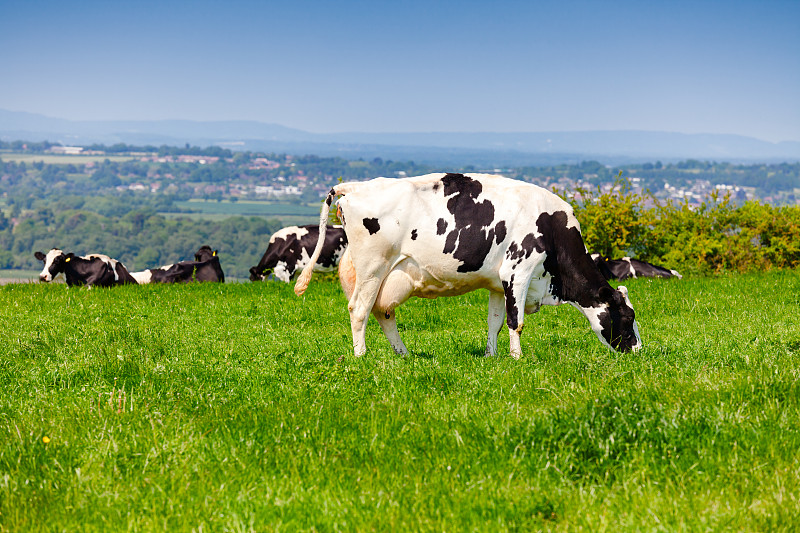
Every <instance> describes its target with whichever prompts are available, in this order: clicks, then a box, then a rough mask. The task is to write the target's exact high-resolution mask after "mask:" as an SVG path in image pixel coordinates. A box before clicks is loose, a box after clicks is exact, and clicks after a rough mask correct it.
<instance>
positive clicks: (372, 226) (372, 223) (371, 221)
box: [362, 218, 381, 235]
mask: <svg viewBox="0 0 800 533" xmlns="http://www.w3.org/2000/svg"><path fill="white" fill-rule="evenodd" d="M362 222H363V223H364V227H365V228H367V231H369V234H370V235H375V234H376V233H378V232H379V231H380V230H381V225H380V224H379V223H378V219H377V218H365V219H364V220H363V221H362Z"/></svg>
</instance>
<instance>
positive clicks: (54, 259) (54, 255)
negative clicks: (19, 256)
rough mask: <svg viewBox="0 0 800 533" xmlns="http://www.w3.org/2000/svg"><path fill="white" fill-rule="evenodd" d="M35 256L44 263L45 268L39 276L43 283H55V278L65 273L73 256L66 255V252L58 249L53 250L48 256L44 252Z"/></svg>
mask: <svg viewBox="0 0 800 533" xmlns="http://www.w3.org/2000/svg"><path fill="white" fill-rule="evenodd" d="M33 255H34V257H36V259H38V260H39V261H43V262H44V268H43V269H42V272H41V274H39V279H40V280H41V281H53V278H55V277H56V276H58V275H59V274H61V273H63V272H64V268H65V267H66V264H67V261H68V258H70V256H72V254H69V256H67V255H65V254H64V252H62V251H61V250H59V249H58V248H53V249H52V250H50V251H49V252H47V255H45V254H43V253H42V252H36V253H34V254H33Z"/></svg>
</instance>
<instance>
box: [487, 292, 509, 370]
mask: <svg viewBox="0 0 800 533" xmlns="http://www.w3.org/2000/svg"><path fill="white" fill-rule="evenodd" d="M504 302H505V297H504V296H503V293H502V292H494V291H490V292H489V318H488V320H487V322H488V324H489V331H488V335H487V337H488V338H487V340H486V355H487V356H488V355H496V354H497V334H498V333H500V328H501V327H502V326H503V320H504V319H505V317H506V311H505V308H504V307H503V305H504Z"/></svg>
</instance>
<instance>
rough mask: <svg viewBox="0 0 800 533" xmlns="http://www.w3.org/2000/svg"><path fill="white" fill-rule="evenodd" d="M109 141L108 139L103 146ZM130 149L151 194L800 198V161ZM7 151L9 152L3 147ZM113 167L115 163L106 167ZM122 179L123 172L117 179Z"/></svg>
mask: <svg viewBox="0 0 800 533" xmlns="http://www.w3.org/2000/svg"><path fill="white" fill-rule="evenodd" d="M102 148H105V147H102ZM130 148H131V150H130V151H127V152H124V155H125V156H126V157H129V158H130V159H131V160H132V161H135V162H138V163H141V164H142V165H144V166H143V167H142V168H145V169H146V170H145V171H142V168H138V169H132V168H131V167H130V165H123V164H121V165H118V166H116V167H114V168H113V169H112V170H113V171H114V172H116V173H117V174H118V178H119V180H116V181H119V183H118V184H116V188H117V189H118V190H130V191H136V192H145V193H148V192H149V193H151V194H159V193H167V194H175V193H179V192H180V193H183V194H186V193H188V194H189V195H190V196H191V197H196V198H206V199H230V200H233V201H236V200H245V199H251V200H269V199H275V200H288V201H300V200H301V201H306V202H307V201H315V200H317V199H319V198H321V197H323V196H324V194H325V193H326V192H327V191H328V190H329V188H330V187H331V185H333V184H335V183H337V181H339V180H360V179H369V178H371V177H377V176H390V177H392V176H393V177H402V176H406V175H415V174H423V173H426V172H439V171H445V170H447V171H450V170H454V171H465V172H490V173H500V174H503V175H506V176H509V177H513V178H516V179H520V180H524V181H527V182H530V183H535V184H537V185H540V186H542V187H545V188H548V189H555V190H557V191H559V193H561V194H563V195H570V196H571V195H575V194H580V193H579V191H581V190H589V191H598V190H599V191H600V192H607V191H610V190H611V189H612V188H613V187H629V188H630V190H632V191H633V192H636V193H640V194H643V195H649V196H651V197H652V198H654V199H656V200H659V201H665V200H673V201H678V202H686V203H687V204H688V205H689V206H696V205H700V204H701V203H702V202H703V201H705V200H706V199H708V198H709V197H710V196H711V195H712V194H716V195H718V196H720V197H721V196H726V195H727V196H729V197H730V198H732V199H733V200H735V201H739V202H742V201H747V200H759V201H762V202H765V203H770V204H774V205H797V204H798V203H800V178H799V177H798V174H800V164H798V163H793V164H787V163H783V164H780V165H763V164H762V165H732V164H729V163H710V162H700V161H685V162H677V163H669V164H664V165H662V164H661V163H658V162H657V163H655V164H640V165H627V166H623V167H619V168H616V167H615V168H611V167H607V166H604V165H602V164H600V163H598V162H596V161H590V162H583V163H581V164H579V165H557V166H549V167H524V168H490V169H480V168H474V167H468V168H465V169H443V168H438V167H434V166H429V165H420V164H414V163H402V162H391V161H388V162H385V161H382V160H380V159H376V160H373V161H361V160H358V161H349V160H345V159H342V158H320V157H316V156H292V155H287V154H258V153H249V152H245V153H241V152H230V151H228V150H222V149H216V150H215V152H216V153H215V154H214V155H212V154H210V153H207V152H209V150H207V149H199V148H196V149H193V150H191V149H189V150H186V151H190V152H192V151H193V152H194V153H162V152H163V150H159V151H158V152H155V151H145V150H143V151H136V150H135V149H134V147H130ZM46 152H47V153H49V154H53V155H68V156H82V157H80V158H78V157H76V162H77V161H80V160H83V159H84V157H86V156H95V157H94V158H93V159H92V161H90V162H87V163H85V164H84V170H85V172H86V173H88V174H92V173H94V172H95V171H97V170H99V169H101V168H103V167H104V164H103V163H101V162H100V161H102V160H100V159H99V158H100V157H103V156H111V155H121V154H120V152H109V151H106V150H102V149H97V147H89V148H86V147H80V146H59V145H53V146H50V147H49V148H47V150H46ZM0 157H2V154H0ZM106 170H108V169H106ZM112 181H115V180H112Z"/></svg>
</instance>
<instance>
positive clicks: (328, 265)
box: [250, 225, 347, 283]
mask: <svg viewBox="0 0 800 533" xmlns="http://www.w3.org/2000/svg"><path fill="white" fill-rule="evenodd" d="M319 235H320V232H319V226H315V225H308V226H289V227H288V228H283V229H281V230H278V231H276V232H275V233H274V234H273V235H272V237H270V239H269V245H268V246H267V251H266V252H264V256H263V257H262V258H261V261H259V262H258V264H257V265H256V266H254V267H252V268H251V269H250V281H262V280H265V279H267V275H269V273H270V272H272V274H273V275H274V276H275V277H276V278H278V279H279V280H281V281H285V282H286V283H289V281H290V280H291V279H292V276H294V273H295V272H297V271H299V270H302V269H303V268H304V267H305V266H306V265H307V264H308V260H309V258H310V257H311V253H312V252H313V251H314V247H315V246H316V245H317V241H318V240H319ZM321 242H322V250H321V251H320V253H319V257H318V259H317V263H316V264H315V266H314V272H330V271H332V270H333V269H335V268H336V266H337V265H338V264H339V259H340V258H341V256H342V253H344V250H345V248H346V247H347V235H345V233H344V230H343V229H342V227H341V226H330V225H325V235H324V238H323V240H322V241H321Z"/></svg>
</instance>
